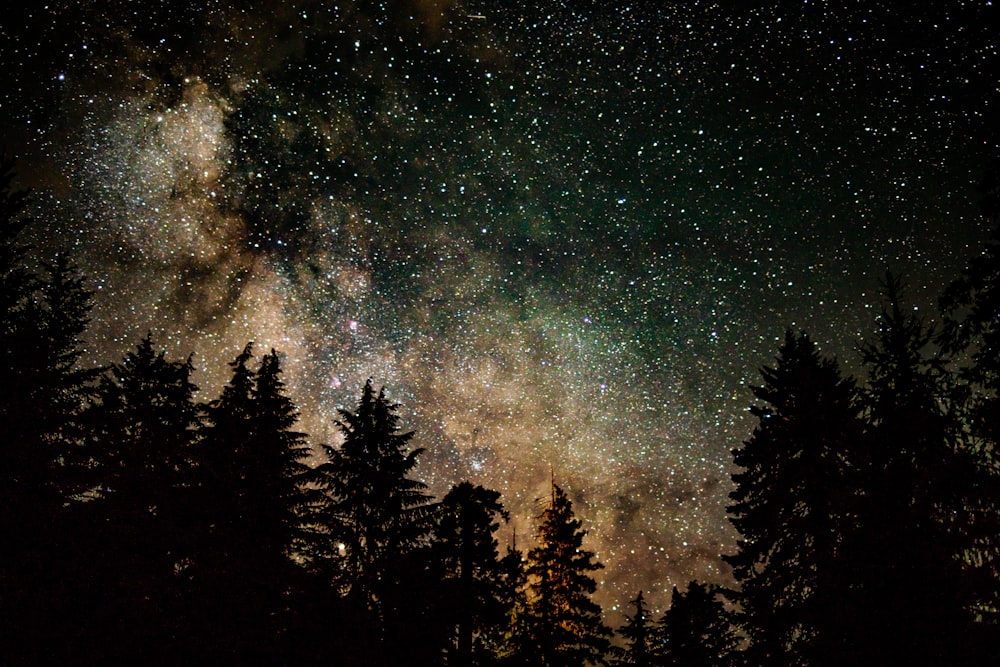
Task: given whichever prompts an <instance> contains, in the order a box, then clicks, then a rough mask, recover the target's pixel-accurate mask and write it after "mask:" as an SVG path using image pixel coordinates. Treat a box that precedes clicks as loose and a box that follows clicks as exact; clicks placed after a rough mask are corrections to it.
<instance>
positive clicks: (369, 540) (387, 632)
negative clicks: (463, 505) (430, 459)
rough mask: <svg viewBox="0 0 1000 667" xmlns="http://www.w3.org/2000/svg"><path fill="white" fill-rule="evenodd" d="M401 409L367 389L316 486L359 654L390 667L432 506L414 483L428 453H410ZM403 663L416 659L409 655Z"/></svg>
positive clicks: (348, 414) (346, 418)
mask: <svg viewBox="0 0 1000 667" xmlns="http://www.w3.org/2000/svg"><path fill="white" fill-rule="evenodd" d="M396 410H397V406H396V405H395V404H393V403H391V402H389V400H388V399H387V398H386V397H385V393H384V390H382V391H379V392H378V393H377V394H376V393H375V390H374V388H373V387H372V383H371V380H369V381H368V382H367V383H365V386H364V389H363V390H362V393H361V398H360V400H359V402H358V407H357V410H356V411H354V412H352V411H349V410H343V409H342V410H340V411H339V413H340V420H338V422H337V426H338V428H339V429H340V432H341V434H342V435H343V442H342V444H341V445H340V447H330V446H326V447H325V450H326V453H327V457H328V460H327V462H325V463H323V464H322V465H320V466H319V467H318V468H317V470H316V472H317V476H316V482H317V483H318V484H319V485H320V486H321V488H323V490H324V491H325V492H326V493H327V495H328V502H327V503H326V504H325V505H324V507H323V508H322V511H321V516H320V517H319V518H320V520H321V521H322V523H323V524H324V525H325V526H326V528H327V531H328V534H329V536H330V539H331V550H330V551H331V554H330V558H329V561H330V562H331V563H332V564H333V566H334V572H333V573H332V576H333V578H334V581H335V584H336V586H337V587H338V588H339V590H340V591H341V592H342V593H343V594H344V595H346V596H347V598H348V600H349V601H350V603H351V604H352V605H353V606H354V608H355V610H356V615H357V616H356V619H355V620H356V622H357V634H356V636H357V637H358V639H359V641H360V642H362V644H363V645H362V647H361V650H362V652H364V653H366V654H367V655H368V656H369V659H370V660H372V661H374V662H376V663H377V662H380V661H385V660H388V657H389V651H390V650H392V649H393V647H398V646H399V645H400V642H399V641H397V640H396V638H397V636H398V635H399V634H400V633H401V632H403V629H404V628H405V626H406V623H407V619H406V616H407V615H408V614H419V613H420V611H418V610H415V609H414V608H413V607H414V605H415V603H416V602H417V600H415V599H413V598H412V596H411V597H410V598H407V596H406V595H405V594H404V590H405V586H404V583H406V582H404V580H403V579H404V572H403V571H402V568H403V567H404V566H405V567H406V568H407V569H408V572H407V573H405V574H407V575H410V578H412V576H415V570H417V569H419V568H418V567H417V566H416V562H415V561H416V559H415V558H414V554H415V552H416V551H417V550H418V549H422V548H423V547H424V546H426V544H427V542H428V539H429V537H430V531H431V528H432V519H433V515H434V506H433V505H432V504H431V502H430V498H429V496H428V495H427V494H426V492H425V489H426V486H425V485H424V483H423V482H420V481H418V480H415V479H412V478H411V477H409V475H410V474H411V473H412V471H413V469H414V467H415V466H416V464H417V460H418V458H419V456H420V454H421V453H422V452H423V451H424V450H423V449H420V448H418V449H412V450H411V449H409V442H410V440H411V439H412V438H413V433H412V432H405V433H404V432H400V428H399V417H398V415H397V414H396ZM398 657H399V658H400V659H408V658H412V657H413V655H412V653H411V654H410V655H409V656H407V655H406V654H405V652H404V653H403V654H401V655H400V656H398Z"/></svg>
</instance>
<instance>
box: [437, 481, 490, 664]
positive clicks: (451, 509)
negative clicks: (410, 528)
mask: <svg viewBox="0 0 1000 667" xmlns="http://www.w3.org/2000/svg"><path fill="white" fill-rule="evenodd" d="M507 518H508V514H507V511H506V510H505V509H504V507H503V504H502V503H501V502H500V493H499V492H497V491H493V490H491V489H486V488H483V487H482V486H478V485H473V484H472V483H471V482H462V483H460V484H458V485H456V486H453V487H452V488H451V490H450V491H448V493H447V495H445V497H444V498H443V499H442V501H441V507H440V513H439V519H438V525H437V527H436V529H435V534H434V547H433V548H434V552H435V558H436V559H437V560H438V561H439V562H440V563H441V565H442V566H443V572H442V574H443V581H441V584H440V585H441V588H442V591H441V593H442V594H443V604H442V612H443V614H444V615H445V616H447V621H448V626H449V627H448V637H449V642H448V647H447V656H448V664H449V665H474V664H475V665H481V664H486V663H487V662H488V661H487V655H488V654H487V651H486V650H485V647H484V646H483V642H482V641H481V638H482V637H483V636H484V635H486V634H487V633H488V632H489V631H490V629H491V628H492V627H494V626H497V625H499V624H500V623H501V622H502V620H503V607H502V604H501V601H500V599H499V596H500V590H499V587H500V586H501V577H502V571H501V563H500V557H499V553H498V551H497V547H498V544H497V539H496V537H495V533H496V531H497V529H498V528H499V527H500V521H506V520H507Z"/></svg>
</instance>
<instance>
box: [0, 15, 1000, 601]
mask: <svg viewBox="0 0 1000 667" xmlns="http://www.w3.org/2000/svg"><path fill="white" fill-rule="evenodd" d="M22 4H25V5H32V4H33V3H22ZM511 4H518V5H520V6H519V7H517V8H513V7H511V6H509V5H511ZM758 4H763V3H758ZM928 4H931V3H928ZM933 4H934V5H935V6H934V7H931V8H926V9H919V10H914V9H913V7H912V6H911V5H910V4H909V3H905V4H904V3H864V4H863V6H862V7H860V8H854V9H845V8H842V7H840V6H839V3H832V2H829V3H828V2H820V1H813V2H778V3H768V4H767V6H766V7H764V6H761V7H756V8H755V7H752V6H748V5H747V4H746V3H733V4H732V5H730V3H709V2H689V3H669V2H635V3H631V4H629V3H611V2H607V3H601V2H585V3H568V2H538V3H504V2H485V1H480V2H472V1H470V2H465V3H462V2H454V1H452V0H410V1H402V0H396V1H385V2H363V1H354V2H339V3H336V2H319V1H302V2H283V3H275V2H265V1H262V2H228V3H227V2H207V1H205V2H176V3H174V2H153V3H134V2H125V1H123V0H119V1H117V2H97V1H95V2H87V3H77V2H72V3H69V2H66V3H64V2H58V1H57V2H52V3H50V4H49V5H47V6H46V7H45V8H37V9H36V8H32V7H25V8H21V9H12V10H9V11H6V12H5V13H6V15H5V16H4V17H3V19H2V35H3V38H4V44H3V52H2V53H3V62H4V63H5V67H4V69H5V72H4V74H3V75H2V76H3V82H4V86H3V89H2V92H0V119H2V122H3V129H4V132H5V135H6V136H5V137H4V143H5V145H6V147H7V150H8V151H9V152H14V153H16V154H18V155H20V156H21V161H20V163H19V169H20V171H21V174H22V181H24V182H25V183H26V184H30V185H33V186H35V188H36V194H37V201H38V206H39V217H40V220H41V222H40V224H39V226H38V228H37V229H36V230H35V231H34V235H35V243H36V245H37V246H38V247H39V248H41V249H44V250H46V251H49V252H55V251H63V250H69V251H71V252H72V253H73V256H74V257H75V258H76V259H77V261H78V262H79V263H80V264H81V265H82V267H83V268H84V270H85V272H86V274H87V275H88V277H89V280H90V283H91V284H92V286H93V287H95V289H97V290H98V293H97V307H96V310H95V312H94V322H93V324H92V327H91V329H90V332H89V334H88V342H89V353H90V357H91V359H92V361H94V362H100V363H104V362H107V361H111V360H114V359H115V358H117V357H118V356H120V355H121V354H123V353H124V352H125V351H126V350H127V349H128V348H129V347H130V346H132V345H134V344H135V342H136V341H137V340H138V338H139V337H140V336H142V335H143V334H144V333H145V332H146V331H147V330H148V331H152V332H153V334H154V337H155V339H156V341H157V342H158V343H159V344H160V345H162V346H164V347H165V348H167V349H168V350H169V351H170V353H171V354H172V355H177V356H178V357H181V356H186V355H188V354H190V353H192V352H193V353H194V354H195V364H196V366H198V367H199V369H202V370H200V371H199V374H198V377H197V380H198V382H199V384H200V385H201V387H202V389H203V393H204V394H205V396H206V397H211V396H213V395H215V394H216V393H217V391H218V389H219V387H220V386H221V384H222V383H223V382H224V381H225V379H226V378H225V375H226V365H225V364H226V362H227V361H228V360H229V359H231V358H232V357H234V356H235V355H236V354H237V353H238V352H239V351H240V350H241V349H242V347H243V345H244V344H245V343H246V342H247V341H248V340H254V341H256V342H257V344H258V346H259V347H258V349H267V348H270V347H275V348H277V349H278V350H279V351H281V352H282V353H283V354H284V355H285V364H286V368H287V371H288V380H289V385H290V388H291V391H292V394H293V396H294V398H295V400H296V402H297V403H298V405H299V406H300V407H301V409H302V416H303V423H304V429H305V430H307V431H309V432H310V433H311V435H312V439H313V440H314V441H315V442H326V441H331V440H332V439H333V438H334V437H335V436H334V434H333V430H332V427H331V426H332V425H331V419H332V416H333V415H334V414H335V410H336V408H338V407H342V406H348V407H349V406H351V405H353V403H354V401H355V400H356V397H357V396H358V394H359V390H360V387H361V386H362V384H363V383H364V381H365V379H366V378H368V377H372V378H374V380H375V382H376V383H377V384H384V385H385V386H386V388H387V391H388V393H389V395H390V396H391V397H392V398H393V399H395V400H397V401H398V402H400V404H401V415H402V417H403V420H404V423H405V424H406V426H407V427H408V428H413V429H415V430H416V431H417V440H416V441H417V442H418V443H419V445H420V446H423V447H426V448H427V453H426V454H425V455H424V457H423V459H422V464H421V467H420V468H419V469H418V472H419V474H420V475H421V476H422V477H423V478H424V479H425V480H426V481H428V483H429V484H430V485H431V487H432V489H433V490H434V491H435V492H436V493H442V492H443V491H445V490H446V489H447V488H448V486H449V485H450V484H452V483H456V482H458V481H461V480H463V479H467V478H468V479H472V480H473V481H474V482H477V483H481V484H484V485H486V486H490V487H493V488H496V489H498V490H500V491H501V492H502V493H503V494H504V500H505V502H506V504H507V505H508V507H510V508H511V510H512V513H513V526H512V527H511V528H510V529H508V530H506V534H505V535H503V536H502V539H503V541H509V540H510V539H511V537H512V535H513V534H514V532H515V531H516V533H517V540H518V544H519V545H522V546H523V545H525V544H527V543H529V542H530V531H531V527H532V525H533V523H532V522H533V520H534V518H535V517H536V516H537V515H538V513H539V511H540V507H541V504H540V503H541V501H540V500H538V499H539V498H544V497H545V496H546V492H545V490H546V485H547V484H548V483H549V480H550V478H551V477H553V476H554V477H555V479H556V480H557V481H558V482H560V483H561V484H562V485H563V486H564V487H565V488H567V489H568V490H569V492H570V494H571V498H572V499H573V500H574V503H575V509H576V510H577V512H578V514H579V515H580V516H581V517H582V518H583V519H584V521H585V522H586V527H587V528H588V529H589V530H590V535H589V537H588V546H589V547H590V548H592V549H594V550H596V551H597V553H598V556H599V559H600V560H602V561H603V562H604V563H605V564H606V565H607V569H606V570H604V571H602V572H601V577H602V585H601V591H600V593H599V595H600V600H601V601H602V602H603V603H604V604H605V606H606V608H608V609H610V608H612V607H613V606H614V605H616V604H621V603H623V602H624V601H626V600H628V599H630V598H632V597H634V595H635V593H636V591H638V590H639V589H644V590H645V591H646V594H647V598H649V599H652V600H654V602H655V603H656V604H659V605H662V604H665V602H666V601H667V599H668V591H669V590H670V587H671V586H673V585H675V584H676V585H683V584H684V583H685V582H686V581H687V580H688V579H690V578H695V577H696V578H700V579H707V580H710V581H725V580H726V577H727V574H728V573H727V570H726V569H725V567H724V566H723V564H722V563H721V561H720V557H719V556H720V554H722V553H726V552H731V551H732V550H733V549H734V545H735V534H734V533H733V531H732V529H731V528H730V527H729V526H728V524H727V521H726V518H725V505H726V502H727V493H728V492H729V490H730V486H729V485H730V482H729V474H730V472H731V463H730V450H731V449H733V448H734V447H736V446H737V445H738V444H739V442H740V441H741V440H742V439H743V438H745V437H747V435H748V434H749V432H750V429H751V428H752V422H751V421H750V420H749V419H748V417H747V414H746V407H747V405H748V404H749V403H750V402H751V398H752V397H751V395H750V393H749V391H748V389H747V386H746V385H747V384H748V383H752V382H754V381H755V375H756V369H757V367H759V366H760V365H762V364H765V363H768V361H769V359H771V358H772V356H773V355H774V353H775V351H776V349H777V344H778V343H777V341H778V340H779V338H780V337H781V336H782V334H783V332H784V329H785V328H786V327H793V328H797V329H798V328H802V329H805V330H807V331H809V332H810V333H811V335H812V337H813V338H814V340H816V341H817V342H819V343H821V345H822V346H823V348H824V350H825V351H827V352H828V353H831V354H836V355H838V357H840V358H841V359H842V360H843V361H844V363H845V364H846V365H847V366H848V367H850V368H855V367H856V364H857V360H856V354H855V352H854V350H855V347H856V344H857V343H858V341H860V340H861V339H863V338H864V337H865V336H866V335H867V332H869V331H870V330H871V327H872V313H873V310H872V309H873V307H875V306H877V303H878V297H877V291H878V279H879V277H880V276H881V275H883V274H884V271H885V270H886V269H887V268H891V269H893V270H895V271H898V272H901V273H903V274H904V275H906V276H907V278H908V281H909V283H910V285H911V292H910V296H911V298H912V300H913V303H914V305H915V307H917V308H920V309H922V310H924V311H925V312H927V313H928V316H930V314H931V313H932V306H933V303H934V301H935V299H936V298H937V296H938V295H939V293H940V291H941V288H942V286H943V285H944V284H946V283H947V282H948V281H949V280H950V279H952V278H953V277H954V276H955V275H956V273H957V271H958V270H959V268H960V267H961V266H962V265H963V264H964V262H965V261H966V259H967V258H968V257H970V256H972V254H974V253H975V252H976V248H977V244H978V243H979V242H980V241H981V240H982V238H983V236H984V234H985V231H986V230H985V229H984V228H983V226H982V224H981V223H980V221H979V220H978V218H977V216H976V201H977V200H976V193H975V184H976V182H977V181H978V179H979V177H980V175H981V173H982V172H983V170H984V169H985V167H986V164H987V162H988V161H989V159H990V158H992V157H994V156H995V155H997V154H998V151H997V149H998V143H997V134H996V126H997V123H996V114H997V102H998V97H1000V93H998V84H997V77H996V72H997V71H1000V67H998V64H1000V63H998V58H997V49H996V38H995V35H994V34H993V33H992V32H991V31H990V30H988V29H987V27H986V26H990V25H993V24H994V23H995V19H996V16H995V14H996V11H995V9H994V8H993V7H992V4H991V3H989V2H944V3H933ZM914 12H917V13H914Z"/></svg>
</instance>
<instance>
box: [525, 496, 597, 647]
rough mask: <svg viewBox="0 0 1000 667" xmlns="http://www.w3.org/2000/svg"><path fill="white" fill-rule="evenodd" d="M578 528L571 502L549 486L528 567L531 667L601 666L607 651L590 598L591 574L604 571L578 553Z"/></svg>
mask: <svg viewBox="0 0 1000 667" xmlns="http://www.w3.org/2000/svg"><path fill="white" fill-rule="evenodd" d="M581 526H582V522H581V521H580V520H579V519H577V518H576V516H575V515H574V513H573V503H572V502H571V501H570V499H569V497H567V496H566V493H565V492H564V491H563V490H562V489H561V488H559V486H558V485H557V484H555V483H553V484H552V498H551V503H550V505H549V506H548V507H547V508H546V509H545V511H544V512H542V518H541V523H540V524H539V526H538V544H537V546H536V547H535V548H534V549H532V550H531V551H529V552H528V563H527V575H528V592H529V593H528V613H527V618H526V621H527V624H528V639H529V642H530V647H531V651H532V653H533V656H534V659H535V661H536V663H535V664H538V665H541V666H544V667H579V666H580V665H584V664H591V665H596V664H600V663H601V662H602V661H603V659H604V656H605V654H606V653H607V651H608V648H609V646H610V644H609V637H610V634H611V632H610V630H609V629H608V628H607V626H605V625H604V621H603V620H602V618H601V607H600V606H599V605H598V604H597V603H596V602H594V601H593V600H592V599H591V597H590V596H591V595H592V594H593V593H594V592H595V591H596V590H597V583H596V582H595V581H594V579H593V577H592V576H591V573H592V572H595V571H597V570H600V569H601V568H603V567H604V566H603V565H601V563H599V562H598V561H597V560H595V556H594V553H593V552H591V551H588V550H586V549H584V548H583V538H584V536H585V535H586V534H587V533H586V531H585V530H583V529H582V528H581Z"/></svg>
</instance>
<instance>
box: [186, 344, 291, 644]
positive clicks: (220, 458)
mask: <svg viewBox="0 0 1000 667" xmlns="http://www.w3.org/2000/svg"><path fill="white" fill-rule="evenodd" d="M252 358H253V346H252V344H248V345H247V346H246V347H245V348H244V350H243V352H242V353H240V354H239V355H238V356H237V357H236V359H235V360H234V361H233V362H232V363H231V364H230V367H231V368H232V376H231V378H230V381H229V383H228V384H227V385H226V386H225V387H224V388H223V390H222V394H221V396H220V397H219V398H218V399H217V400H215V401H212V402H211V403H210V404H209V405H208V406H207V409H206V421H207V426H206V428H205V430H204V437H203V440H202V442H201V443H200V445H199V448H198V451H199V456H198V459H197V460H198V463H199V479H200V489H199V495H198V497H199V498H201V502H200V505H201V506H202V508H203V509H202V518H201V520H200V521H198V523H197V524H196V525H200V529H199V533H200V536H201V537H200V546H199V550H198V554H197V555H196V556H195V559H194V560H195V562H194V564H193V574H192V576H193V577H194V578H195V591H196V594H197V595H198V596H199V598H200V600H201V604H200V609H201V613H202V614H204V616H205V617H206V620H207V619H208V618H215V619H217V620H216V621H215V622H214V625H215V628H214V630H213V633H214V634H215V637H216V638H215V640H214V641H215V643H217V644H228V646H227V647H226V654H227V655H230V656H232V655H243V656H244V657H255V658H257V659H260V658H261V657H262V656H266V655H276V652H277V651H278V650H279V646H280V644H279V642H278V638H279V636H280V635H281V633H283V632H284V631H286V630H287V628H286V627H285V626H286V625H287V624H288V623H289V620H288V609H287V602H286V597H287V596H288V594H289V593H290V592H291V591H292V590H293V589H294V587H295V584H296V581H297V578H298V576H299V574H300V573H299V571H298V568H297V566H296V565H295V564H294V563H293V561H292V556H293V551H294V550H295V548H296V546H297V545H298V544H299V542H300V541H301V539H302V537H303V535H302V523H303V518H302V517H303V514H304V507H305V505H306V504H307V503H308V501H309V497H310V495H309V490H308V488H307V486H306V485H305V484H304V482H305V479H306V473H307V471H308V467H307V466H306V465H305V462H304V461H305V459H306V458H307V457H308V456H309V447H308V444H307V443H306V436H305V435H304V434H303V433H300V432H298V431H296V430H295V426H296V424H297V422H298V410H297V409H296V407H295V405H294V403H293V402H292V400H291V399H290V398H289V397H288V396H287V394H286V392H285V387H284V382H283V381H282V380H281V363H280V357H279V356H278V354H277V352H275V351H274V350H272V351H271V352H270V353H269V354H267V355H265V356H264V357H263V359H262V360H261V362H260V365H259V367H258V369H257V370H256V371H253V370H251V369H250V368H249V363H250V361H251V360H252ZM269 652H275V653H273V654H272V653H269Z"/></svg>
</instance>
